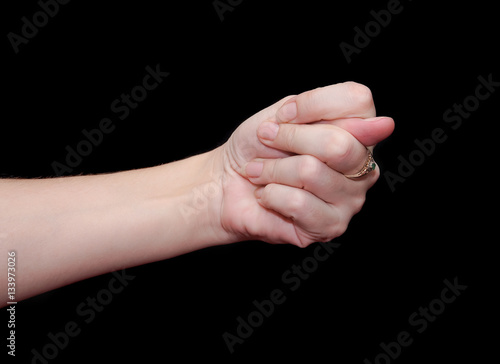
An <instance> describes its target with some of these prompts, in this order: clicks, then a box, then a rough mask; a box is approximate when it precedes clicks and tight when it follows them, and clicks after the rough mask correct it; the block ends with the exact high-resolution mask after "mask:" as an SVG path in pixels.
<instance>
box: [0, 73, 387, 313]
mask: <svg viewBox="0 0 500 364" xmlns="http://www.w3.org/2000/svg"><path fill="white" fill-rule="evenodd" d="M284 106H286V108H285V107H284ZM317 121H320V122H317ZM393 127H394V122H393V120H392V119H391V118H387V117H382V118H375V107H374V105H373V100H372V98H371V93H370V92H369V90H368V89H367V88H366V87H364V86H362V85H359V84H355V83H352V82H350V83H344V84H338V85H333V86H328V87H324V88H318V89H315V90H312V91H308V92H305V93H303V94H300V95H297V96H292V97H288V98H285V99H283V100H281V101H279V102H277V103H276V104H274V105H271V106H270V107H268V108H266V109H264V110H262V111H261V112H259V113H257V114H255V115H254V116H252V117H250V118H249V119H248V120H246V121H245V122H244V123H242V124H241V125H240V126H239V127H238V128H237V129H236V130H235V132H234V133H233V135H232V136H231V137H230V138H229V140H228V141H227V142H226V143H225V144H224V145H222V146H221V147H219V148H217V149H214V150H213V151H211V152H208V153H205V154H201V155H197V156H194V157H191V158H188V159H185V160H182V161H178V162H173V163H169V164H165V165H161V166H157V167H152V168H145V169H139V170H133V171H126V172H119V173H112V174H103V175H94V176H75V177H62V178H53V179H37V180H35V179H33V180H20V179H10V180H0V247H1V251H2V252H3V253H2V254H5V255H4V256H3V257H0V272H5V273H2V274H0V292H1V294H0V299H1V303H0V305H5V304H6V302H8V301H9V300H8V297H7V283H8V282H7V274H6V272H7V252H8V251H15V252H16V300H22V299H25V298H28V297H31V296H34V295H37V294H40V293H43V292H46V291H48V290H52V289H55V288H58V287H61V286H64V285H67V284H71V283H73V282H76V281H78V280H82V279H86V278H89V277H92V276H96V275H99V274H103V273H107V272H111V271H115V270H119V269H124V268H127V267H132V266H137V265H140V264H145V263H149V262H153V261H158V260H162V259H167V258H170V257H173V256H176V255H180V254H184V253H187V252H190V251H194V250H197V249H202V248H205V247H209V246H212V245H217V244H226V243H230V242H236V241H242V240H263V241H266V242H269V243H288V244H294V245H297V246H299V247H305V246H308V245H309V244H311V243H313V242H317V241H320V242H326V241H329V240H331V239H333V238H335V237H337V236H339V235H341V234H342V233H343V232H344V231H345V229H346V228H347V225H348V223H349V221H350V219H351V218H352V216H353V215H354V214H356V213H357V212H358V211H359V210H360V209H361V206H362V205H363V202H364V199H365V194H366V191H367V190H368V189H369V188H370V187H371V186H372V185H373V184H374V183H375V181H376V180H377V178H378V176H379V173H380V172H379V170H378V168H375V169H374V170H373V171H372V172H370V173H368V174H366V175H364V176H363V177H361V178H355V179H351V178H346V176H345V175H351V174H356V172H359V171H360V170H361V169H362V168H363V166H365V165H366V163H367V149H366V147H365V145H370V146H371V145H374V144H375V143H377V142H378V141H380V140H382V139H384V138H386V137H387V136H388V135H390V133H391V132H392V130H393Z"/></svg>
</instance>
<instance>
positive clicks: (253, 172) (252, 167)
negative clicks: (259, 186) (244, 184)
mask: <svg viewBox="0 0 500 364" xmlns="http://www.w3.org/2000/svg"><path fill="white" fill-rule="evenodd" d="M263 169H264V163H262V162H250V163H248V164H247V166H246V168H245V172H246V174H247V176H248V177H250V178H257V177H260V175H261V174H262V170H263Z"/></svg>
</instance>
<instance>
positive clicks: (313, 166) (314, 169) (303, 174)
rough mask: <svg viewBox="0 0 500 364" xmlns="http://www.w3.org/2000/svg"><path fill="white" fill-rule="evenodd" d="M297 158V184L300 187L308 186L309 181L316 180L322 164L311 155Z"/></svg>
mask: <svg viewBox="0 0 500 364" xmlns="http://www.w3.org/2000/svg"><path fill="white" fill-rule="evenodd" d="M299 158H300V161H299V165H298V174H299V182H300V184H301V185H302V187H305V186H307V185H309V184H310V182H311V180H313V179H316V177H317V176H318V174H319V173H320V171H321V167H322V164H323V163H322V162H321V161H320V160H318V159H317V158H316V157H313V156H312V155H302V156H300V157H299Z"/></svg>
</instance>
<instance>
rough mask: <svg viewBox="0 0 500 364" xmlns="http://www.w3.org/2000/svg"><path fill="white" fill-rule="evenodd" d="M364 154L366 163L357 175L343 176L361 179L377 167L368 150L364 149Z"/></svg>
mask: <svg viewBox="0 0 500 364" xmlns="http://www.w3.org/2000/svg"><path fill="white" fill-rule="evenodd" d="M366 153H367V155H368V157H367V158H366V162H365V164H364V165H363V167H362V168H361V169H360V170H359V172H358V173H354V174H346V175H345V176H346V177H347V178H359V177H363V176H364V175H365V174H368V173H370V172H371V171H373V170H375V168H376V167H377V164H376V163H375V160H374V159H373V154H372V152H371V151H370V149H368V148H366Z"/></svg>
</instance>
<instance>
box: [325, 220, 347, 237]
mask: <svg viewBox="0 0 500 364" xmlns="http://www.w3.org/2000/svg"><path fill="white" fill-rule="evenodd" d="M348 225H349V219H340V220H339V221H338V222H337V223H336V224H334V225H332V226H331V227H330V229H329V234H328V235H329V238H330V240H331V239H335V238H338V237H339V236H341V235H342V234H344V233H345V232H346V230H347V226H348Z"/></svg>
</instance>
